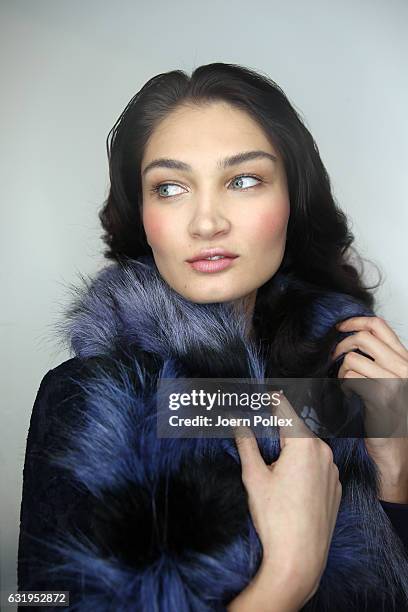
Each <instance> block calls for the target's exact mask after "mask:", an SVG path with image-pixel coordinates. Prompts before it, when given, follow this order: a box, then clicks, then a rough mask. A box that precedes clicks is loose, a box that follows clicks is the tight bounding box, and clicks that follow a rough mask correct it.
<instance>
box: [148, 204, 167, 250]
mask: <svg viewBox="0 0 408 612" xmlns="http://www.w3.org/2000/svg"><path fill="white" fill-rule="evenodd" d="M143 227H144V230H145V233H146V237H147V241H148V243H149V244H150V246H151V247H152V248H155V247H156V245H157V246H158V245H160V244H163V238H164V236H165V228H164V224H163V222H162V220H161V219H160V216H159V215H157V214H156V213H155V212H154V211H151V210H146V209H145V210H144V211H143Z"/></svg>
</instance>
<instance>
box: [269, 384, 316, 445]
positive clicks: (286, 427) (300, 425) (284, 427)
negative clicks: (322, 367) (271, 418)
mask: <svg viewBox="0 0 408 612" xmlns="http://www.w3.org/2000/svg"><path fill="white" fill-rule="evenodd" d="M274 414H276V416H277V417H278V419H281V420H282V422H283V423H282V424H280V423H279V421H278V425H279V436H280V440H281V446H282V445H285V444H286V443H287V440H288V438H316V435H315V433H314V432H313V431H312V430H311V429H309V427H308V426H307V425H306V423H305V422H304V421H303V419H301V418H300V417H299V416H298V415H297V413H296V411H295V409H294V408H293V406H292V405H291V403H290V402H289V400H288V399H287V398H286V397H285V395H283V393H282V394H281V395H280V401H279V404H278V405H277V406H276V408H275V410H274Z"/></svg>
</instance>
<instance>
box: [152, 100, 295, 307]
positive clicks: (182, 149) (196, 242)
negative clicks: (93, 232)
mask: <svg viewBox="0 0 408 612" xmlns="http://www.w3.org/2000/svg"><path fill="white" fill-rule="evenodd" d="M255 152H257V153H258V154H257V153H255ZM260 152H262V154H261V153H260ZM248 153H251V156H249V155H248V158H247V159H246V160H244V159H242V158H241V159H239V156H243V155H242V154H248ZM234 158H236V159H234ZM228 159H229V161H228ZM152 162H154V165H152V166H150V165H151V164H152ZM149 166H150V168H149ZM141 172H142V189H143V225H144V229H145V233H146V237H147V241H148V243H149V245H150V247H151V248H152V251H153V256H154V260H155V262H156V265H157V268H158V270H159V272H160V274H161V275H162V277H163V278H164V280H165V281H166V282H167V283H168V284H169V285H170V286H171V287H172V288H173V289H174V290H175V291H177V292H178V293H180V294H181V295H182V296H184V297H185V298H186V299H188V300H190V301H192V302H197V303H204V302H224V301H229V300H237V299H239V298H246V299H250V298H251V297H253V296H254V295H256V290H257V289H258V288H259V287H261V285H263V284H264V283H265V282H266V281H267V280H268V279H270V278H271V277H272V276H273V275H274V274H275V272H276V271H277V269H278V267H279V265H280V263H281V261H282V258H283V254H284V250H285V243H286V229H287V224H288V219H289V208H290V207H289V196H288V189H287V182H286V175H285V171H284V167H283V164H282V160H281V158H280V156H279V155H278V153H277V151H276V150H275V149H274V147H273V146H272V145H271V144H270V142H269V141H268V139H267V137H266V136H265V134H264V132H263V131H262V130H261V128H260V127H259V126H258V124H257V123H256V122H255V121H254V120H253V119H252V118H251V117H250V116H249V115H248V114H247V113H245V112H244V111H241V110H238V109H236V108H234V107H232V106H230V105H228V104H226V103H223V102H216V103H215V102H214V103H212V104H211V105H210V106H200V107H186V106H184V107H180V108H178V109H176V110H175V111H173V112H172V113H171V114H169V115H168V116H167V117H166V118H165V119H164V120H163V121H162V122H161V123H160V124H159V125H158V127H157V128H156V129H155V131H154V132H153V133H152V135H151V137H150V139H149V141H148V143H147V146H146V149H145V153H144V156H143V159H142V165H141ZM216 247H219V248H222V249H225V250H226V251H228V252H229V253H230V254H234V255H235V256H236V257H235V258H233V259H231V258H228V259H224V260H222V259H220V260H218V261H217V262H215V263H214V264H212V263H211V262H208V261H206V262H205V263H204V264H196V266H197V267H198V268H200V269H197V268H195V267H193V265H192V264H191V263H189V262H188V260H189V259H191V258H193V257H194V256H196V255H199V254H200V252H201V251H202V250H203V249H213V248H216ZM219 262H223V263H224V264H225V263H227V264H228V265H227V266H226V267H225V268H224V269H221V270H215V271H214V270H213V271H203V268H204V267H205V266H207V267H208V268H209V267H210V266H217V265H219Z"/></svg>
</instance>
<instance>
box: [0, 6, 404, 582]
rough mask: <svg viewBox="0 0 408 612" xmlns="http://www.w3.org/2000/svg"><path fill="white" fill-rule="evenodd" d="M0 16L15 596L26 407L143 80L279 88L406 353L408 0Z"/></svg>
mask: <svg viewBox="0 0 408 612" xmlns="http://www.w3.org/2000/svg"><path fill="white" fill-rule="evenodd" d="M0 12H1V15H0V16H1V32H0V41H1V42H0V45H1V48H0V66H1V89H2V93H1V98H0V104H1V113H0V122H1V137H2V145H1V150H0V151H1V152H0V155H1V163H0V175H1V181H0V189H1V200H0V202H1V203H0V206H1V224H0V232H1V236H0V239H1V242H0V244H1V262H2V266H1V269H0V275H1V277H0V287H1V313H0V333H1V340H0V351H1V354H0V358H1V369H0V372H1V401H2V406H1V420H2V422H1V429H0V431H1V432H2V433H3V436H2V441H1V445H0V462H1V470H2V472H1V488H2V490H1V491H0V499H1V504H2V507H1V509H0V510H1V512H0V516H1V523H0V530H1V531H0V535H1V543H0V550H1V558H0V562H1V570H2V575H1V578H2V581H1V588H2V589H3V590H12V589H14V588H15V586H16V552H17V537H18V521H19V506H20V496H21V479H22V465H23V460H24V452H25V443H26V434H27V429H28V425H29V419H30V414H31V409H32V405H33V402H34V397H35V394H36V392H37V389H38V387H39V384H40V380H41V378H42V377H43V376H44V374H45V373H46V371H47V370H48V369H50V368H51V367H55V366H56V365H58V364H59V363H61V362H62V361H64V360H65V359H67V358H68V357H69V356H68V355H67V354H65V353H64V352H58V350H57V349H56V348H55V344H53V342H52V338H50V325H51V323H52V322H53V321H55V319H56V318H57V316H58V313H59V310H60V308H61V306H62V304H63V303H64V302H65V298H66V291H65V289H64V284H65V283H69V282H71V281H75V280H76V279H77V272H82V273H85V274H86V273H89V274H92V273H94V272H95V271H96V270H97V269H98V268H99V267H100V266H101V265H103V264H104V263H106V262H104V260H103V258H102V256H101V251H102V241H101V240H100V234H101V228H100V227H99V221H98V218H97V211H98V210H99V208H100V206H101V204H102V201H103V200H104V198H105V197H106V195H107V187H108V171H107V159H106V152H105V139H106V136H107V133H108V131H109V129H110V128H111V127H112V125H113V124H114V122H115V121H116V119H117V117H118V116H119V114H120V112H121V111H122V110H123V108H124V107H125V105H126V104H127V102H128V100H129V99H130V98H131V97H132V96H133V95H134V94H135V93H136V91H138V90H139V89H140V87H141V86H142V85H143V84H144V83H145V82H146V81H147V80H148V79H149V78H150V77H152V76H153V75H155V74H158V73H160V72H167V71H168V70H172V69H176V68H180V69H183V70H186V71H187V72H188V73H191V71H192V70H193V69H194V68H195V67H197V66H199V65H201V64H207V63H209V62H213V61H222V62H232V63H238V64H243V65H246V66H248V67H251V68H254V69H256V70H261V71H263V72H266V73H267V74H268V75H270V76H271V77H272V79H274V80H275V81H276V82H277V83H278V84H279V85H280V86H281V87H282V88H283V89H284V91H285V93H286V94H287V95H288V97H289V99H290V100H291V102H292V103H293V104H294V105H295V107H296V108H297V110H298V111H300V113H301V115H302V117H303V118H304V119H305V121H306V125H307V126H308V128H309V129H310V131H311V132H312V134H313V136H314V137H315V140H316V141H317V144H318V146H319V150H320V153H321V156H322V158H323V162H324V163H325V165H326V167H327V170H328V172H329V174H330V177H331V180H332V184H333V190H334V194H335V196H336V198H337V201H338V202H339V203H340V205H341V206H342V208H343V209H344V210H345V211H346V212H347V214H348V215H349V217H350V218H351V219H352V222H353V223H352V228H353V231H354V233H355V236H356V245H357V246H358V248H359V250H360V253H361V254H362V255H363V256H364V257H366V258H368V259H370V260H371V261H374V262H375V263H376V264H377V265H379V267H380V269H381V270H382V272H383V275H384V277H385V282H384V285H383V287H382V288H381V290H380V291H379V292H378V294H377V299H378V310H377V312H378V314H381V315H382V316H385V318H386V319H387V320H388V322H389V323H390V325H391V326H392V327H393V328H394V330H395V331H396V332H397V333H398V334H399V335H400V337H401V339H402V340H403V341H404V342H405V343H406V344H407V343H408V321H407V315H406V310H407V297H408V274H407V264H408V257H407V255H408V249H407V237H406V230H407V227H408V206H407V205H408V202H407V199H408V198H407V188H406V173H407V166H408V151H407V149H408V121H407V112H406V109H407V108H408V87H407V81H408V70H407V47H408V37H407V36H406V32H407V22H408V2H406V1H405V0H399V1H398V0H382V1H379V0H358V1H357V2H356V0H338V1H328V0H309V1H308V2H304V1H303V0H298V1H296V0H286V1H285V2H282V0H265V1H261V0H251V2H245V1H243V0H234V2H220V1H219V0H206V1H205V3H204V2H194V1H193V2H192V1H191V0H172V1H171V2H168V1H167V0H156V1H155V2H144V1H137V0H136V1H133V2H132V1H131V0H121V2H111V3H102V2H97V1H96V0H81V1H79V0H69V1H68V0H66V1H65V2H63V1H62V0H61V1H59V2H55V0H36V1H35V2H33V1H31V0H26V1H24V0H8V1H7V0H2V2H1V6H0Z"/></svg>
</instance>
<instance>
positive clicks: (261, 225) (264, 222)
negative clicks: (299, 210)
mask: <svg viewBox="0 0 408 612" xmlns="http://www.w3.org/2000/svg"><path fill="white" fill-rule="evenodd" d="M288 220H289V212H288V209H287V207H282V210H280V211H279V212H278V211H266V212H260V213H259V214H258V215H257V216H256V228H254V229H255V231H256V235H257V236H258V239H259V240H260V241H266V242H267V241H269V240H271V238H275V239H278V238H279V237H280V236H282V237H283V236H284V235H285V233H286V227H287V224H288Z"/></svg>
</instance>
